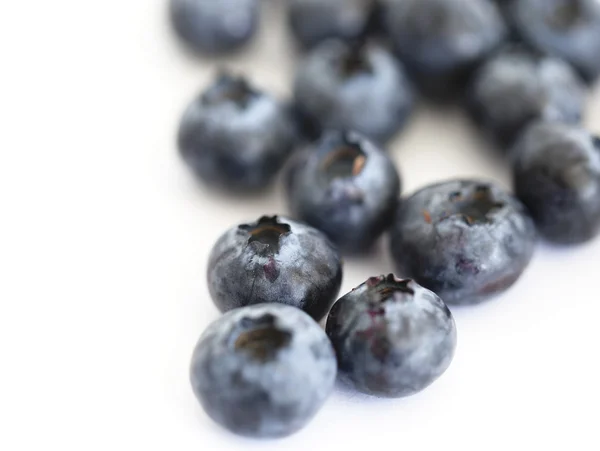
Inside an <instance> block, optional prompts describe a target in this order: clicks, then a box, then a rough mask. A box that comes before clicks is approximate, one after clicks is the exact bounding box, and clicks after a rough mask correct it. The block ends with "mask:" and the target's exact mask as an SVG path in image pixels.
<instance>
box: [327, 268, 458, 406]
mask: <svg viewBox="0 0 600 451" xmlns="http://www.w3.org/2000/svg"><path fill="white" fill-rule="evenodd" d="M326 331H327V335H328V336H329V338H330V340H331V342H332V343H333V346H334V348H335V351H336V354H337V359H338V367H339V374H340V378H341V379H342V380H343V381H345V382H347V383H349V384H350V385H352V386H354V387H355V388H356V389H357V390H359V391H361V392H364V393H368V394H371V395H375V396H386V397H400V396H408V395H412V394H414V393H417V392H419V391H421V390H423V389H424V388H425V387H427V386H428V385H430V384H431V383H432V382H434V381H435V380H436V379H437V378H438V377H439V376H441V375H442V373H444V371H446V369H447V368H448V367H449V366H450V362H451V361H452V357H453V355H454V349H455V347H456V326H455V324H454V319H453V318H452V315H451V313H450V310H448V307H447V306H446V304H444V302H443V301H442V300H441V299H440V298H439V297H438V296H436V295H435V294H434V293H433V292H431V291H429V290H427V289H425V288H423V287H421V286H420V285H418V284H417V283H415V282H414V281H412V280H399V279H396V278H395V277H394V276H393V275H392V274H390V275H389V276H387V277H385V276H381V277H372V278H370V279H369V280H367V281H366V282H365V283H363V284H362V285H360V286H359V287H357V288H355V289H354V290H352V291H351V292H350V293H348V294H346V295H345V296H344V297H342V298H341V299H340V300H339V301H337V302H336V303H335V304H334V306H333V308H332V309H331V312H330V313H329V316H328V318H327V327H326Z"/></svg>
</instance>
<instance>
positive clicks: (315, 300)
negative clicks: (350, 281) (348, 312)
mask: <svg viewBox="0 0 600 451" xmlns="http://www.w3.org/2000/svg"><path fill="white" fill-rule="evenodd" d="M207 278H208V288H209V291H210V294H211V296H212V299H213V301H214V302H215V304H216V306H217V307H218V308H219V310H221V311H222V312H226V311H228V310H232V309H235V308H239V307H244V306H247V305H252V304H260V303H264V302H273V303H281V304H288V305H291V306H293V307H297V308H299V309H302V310H304V311H305V312H306V313H308V314H309V315H310V316H312V317H313V318H314V319H316V320H317V321H318V320H320V319H322V318H323V317H324V316H325V315H326V314H327V312H328V311H329V308H330V307H331V305H332V304H333V302H334V301H335V300H336V298H337V295H338V293H339V291H340V286H341V283H342V263H341V260H340V255H339V253H338V250H337V247H335V246H334V245H333V244H332V243H331V241H330V240H329V239H328V238H327V237H326V236H325V235H324V234H323V233H322V232H320V231H318V230H317V229H315V228H313V227H311V226H309V225H306V224H304V223H301V222H297V221H292V220H291V219H288V218H284V217H280V216H273V217H268V216H263V217H262V218H260V219H259V220H257V221H256V222H252V223H249V224H241V225H239V226H236V227H233V228H231V229H229V230H228V231H227V232H225V234H223V236H221V238H219V240H218V241H217V243H216V244H215V245H214V247H213V249H212V252H211V255H210V259H209V263H208V276H207Z"/></svg>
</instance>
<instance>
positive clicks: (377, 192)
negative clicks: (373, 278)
mask: <svg viewBox="0 0 600 451" xmlns="http://www.w3.org/2000/svg"><path fill="white" fill-rule="evenodd" d="M287 191H288V193H287V194H288V201H289V204H290V207H291V211H292V212H293V214H294V215H295V216H297V217H299V218H300V219H302V220H303V221H306V222H307V223H309V224H311V225H312V226H314V227H316V228H318V229H319V230H321V231H323V232H325V234H327V236H329V238H331V240H332V241H333V242H334V243H335V244H337V245H338V246H339V247H340V249H342V250H343V251H345V252H350V253H354V252H360V251H364V250H367V249H368V248H369V247H371V245H372V244H373V243H374V242H375V241H376V240H377V238H378V237H379V236H380V235H381V234H382V233H383V232H384V230H386V229H387V228H388V227H389V226H390V225H391V223H392V220H393V218H394V212H395V209H396V204H397V202H398V196H399V193H400V177H399V176H398V172H397V171H396V169H395V167H394V163H393V162H392V161H391V159H390V158H389V157H388V156H387V155H386V154H385V153H384V152H383V150H381V149H380V148H379V147H377V146H376V145H375V144H373V143H372V142H370V141H369V140H368V139H366V138H365V137H363V136H362V135H360V134H358V133H355V132H338V131H330V132H327V133H325V134H324V135H323V137H322V138H321V139H320V140H319V141H318V142H316V143H315V144H314V145H313V146H312V147H310V148H308V149H307V150H306V151H305V152H303V153H301V154H299V155H298V157H297V158H295V159H294V160H293V164H292V165H291V167H290V172H289V176H288V189H287Z"/></svg>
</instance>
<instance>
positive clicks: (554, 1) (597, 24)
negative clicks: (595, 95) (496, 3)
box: [507, 0, 600, 82]
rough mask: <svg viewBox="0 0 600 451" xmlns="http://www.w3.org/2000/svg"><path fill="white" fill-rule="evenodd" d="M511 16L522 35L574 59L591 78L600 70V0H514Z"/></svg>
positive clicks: (582, 71) (577, 65)
mask: <svg viewBox="0 0 600 451" xmlns="http://www.w3.org/2000/svg"><path fill="white" fill-rule="evenodd" d="M508 6H509V7H508V8H507V10H508V13H509V14H508V16H509V18H510V20H511V22H512V25H513V27H514V28H515V30H516V31H517V33H518V34H519V36H520V37H521V38H522V39H523V40H525V41H526V42H528V43H529V44H531V45H533V46H534V47H536V48H537V49H539V50H541V51H543V52H545V53H548V54H550V55H554V56H556V57H558V58H562V59H564V60H565V61H567V62H568V63H570V64H571V65H572V66H573V67H574V68H575V69H577V71H578V72H579V73H580V74H581V76H582V77H583V78H584V79H585V80H586V81H588V82H593V81H594V80H596V78H598V75H599V74H600V56H599V55H600V2H598V0H512V1H511V2H510V3H509V4H508Z"/></svg>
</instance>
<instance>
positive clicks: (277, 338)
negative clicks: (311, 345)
mask: <svg viewBox="0 0 600 451" xmlns="http://www.w3.org/2000/svg"><path fill="white" fill-rule="evenodd" d="M274 322H275V318H274V317H273V316H271V315H265V316H263V317H261V318H257V319H251V318H244V319H243V320H242V326H243V328H244V329H245V330H244V331H243V332H241V333H240V334H239V335H238V336H237V338H236V339H235V342H234V347H235V349H236V350H240V351H245V352H247V353H248V354H250V356H251V357H252V358H253V359H256V360H259V361H261V362H266V361H269V360H273V359H274V358H275V355H276V354H277V352H278V351H279V350H281V349H283V348H285V347H286V346H287V345H288V344H289V342H290V340H291V339H292V335H291V334H290V333H289V332H287V331H285V330H281V329H279V328H277V327H276V326H275V324H274Z"/></svg>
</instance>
